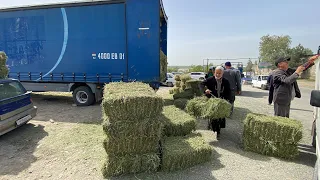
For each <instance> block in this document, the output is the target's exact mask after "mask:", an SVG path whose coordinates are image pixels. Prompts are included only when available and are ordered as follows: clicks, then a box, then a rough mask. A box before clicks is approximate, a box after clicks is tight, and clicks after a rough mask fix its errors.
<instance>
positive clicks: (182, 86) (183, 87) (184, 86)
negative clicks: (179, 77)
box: [181, 83, 187, 91]
mask: <svg viewBox="0 0 320 180" xmlns="http://www.w3.org/2000/svg"><path fill="white" fill-rule="evenodd" d="M181 89H182V91H184V90H186V89H187V86H186V85H185V84H183V83H182V85H181Z"/></svg>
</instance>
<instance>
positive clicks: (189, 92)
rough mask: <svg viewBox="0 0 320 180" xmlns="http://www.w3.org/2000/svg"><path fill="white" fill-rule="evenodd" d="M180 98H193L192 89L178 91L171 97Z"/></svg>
mask: <svg viewBox="0 0 320 180" xmlns="http://www.w3.org/2000/svg"><path fill="white" fill-rule="evenodd" d="M181 98H184V99H192V98H194V93H193V91H192V89H186V90H184V91H182V92H179V93H177V94H174V95H173V99H181Z"/></svg>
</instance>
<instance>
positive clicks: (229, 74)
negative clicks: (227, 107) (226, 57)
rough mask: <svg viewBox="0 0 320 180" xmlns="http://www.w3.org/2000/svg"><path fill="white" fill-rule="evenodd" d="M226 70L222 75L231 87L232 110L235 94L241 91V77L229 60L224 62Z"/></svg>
mask: <svg viewBox="0 0 320 180" xmlns="http://www.w3.org/2000/svg"><path fill="white" fill-rule="evenodd" d="M225 67H226V70H225V71H224V73H223V77H224V78H226V79H227V80H228V81H229V84H230V89H231V101H230V103H231V104H232V112H233V107H234V101H235V100H236V94H238V95H239V94H240V93H241V77H240V72H239V71H238V70H236V69H234V68H233V67H232V66H231V63H230V62H226V63H225ZM231 114H232V113H231Z"/></svg>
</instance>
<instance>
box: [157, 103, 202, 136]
mask: <svg viewBox="0 0 320 180" xmlns="http://www.w3.org/2000/svg"><path fill="white" fill-rule="evenodd" d="M162 115H163V122H164V128H163V132H164V135H165V136H185V135H187V134H190V133H191V132H192V131H195V130H196V119H195V118H194V117H192V116H190V115H189V114H187V113H186V112H184V111H183V110H180V109H179V108H176V107H175V106H166V107H164V108H163V113H162Z"/></svg>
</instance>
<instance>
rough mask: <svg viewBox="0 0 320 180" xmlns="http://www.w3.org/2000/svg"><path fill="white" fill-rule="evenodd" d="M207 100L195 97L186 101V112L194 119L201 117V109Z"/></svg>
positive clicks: (203, 97)
mask: <svg viewBox="0 0 320 180" xmlns="http://www.w3.org/2000/svg"><path fill="white" fill-rule="evenodd" d="M207 101H208V98H207V97H205V96H202V97H196V98H194V99H191V100H189V101H188V103H187V105H186V111H187V112H188V113H189V114H190V115H192V116H195V117H201V115H202V109H203V108H204V106H206V104H207Z"/></svg>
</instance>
